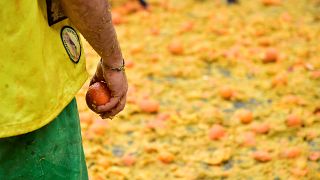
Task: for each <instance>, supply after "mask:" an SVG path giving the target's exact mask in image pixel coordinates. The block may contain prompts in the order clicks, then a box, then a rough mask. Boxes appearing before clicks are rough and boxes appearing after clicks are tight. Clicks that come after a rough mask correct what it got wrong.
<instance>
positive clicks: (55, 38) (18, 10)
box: [0, 0, 87, 138]
mask: <svg viewBox="0 0 320 180" xmlns="http://www.w3.org/2000/svg"><path fill="white" fill-rule="evenodd" d="M50 6H52V7H50V8H56V7H55V6H56V4H54V3H53V4H52V5H50ZM0 7H1V11H0V94H1V99H0V138H3V137H9V136H14V135H19V134H24V133H27V132H31V131H33V130H36V129H39V128H41V127H42V126H44V125H46V124H48V123H49V122H50V121H51V120H53V119H54V118H55V117H56V116H57V115H58V114H59V113H60V112H61V111H62V110H63V108H64V107H65V106H66V105H67V104H68V103H69V102H70V101H71V100H72V99H73V98H74V96H75V94H76V93H77V91H78V90H79V89H80V88H81V86H82V85H83V83H84V82H85V80H86V79H87V73H86V70H85V59H84V53H83V51H82V48H81V43H80V39H79V36H78V34H77V32H76V31H75V30H74V29H73V28H72V25H71V24H70V22H69V20H68V19H64V20H62V21H60V22H58V23H56V24H53V25H51V26H49V25H48V12H49V11H50V9H49V10H48V9H47V8H48V6H47V2H46V1H45V0H1V1H0ZM54 13H55V12H53V13H52V14H53V16H55V15H57V14H54ZM53 19H54V18H53Z"/></svg>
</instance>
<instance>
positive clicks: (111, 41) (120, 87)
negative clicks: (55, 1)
mask: <svg viewBox="0 0 320 180" xmlns="http://www.w3.org/2000/svg"><path fill="white" fill-rule="evenodd" d="M60 1H61V3H62V7H63V9H64V11H65V13H66V15H67V16H68V17H69V19H70V20H71V22H72V23H73V24H74V25H75V26H76V27H77V29H78V30H79V31H80V32H81V33H82V35H83V36H84V38H86V40H87V41H88V42H89V43H90V45H91V46H92V47H93V49H94V50H95V51H96V52H97V53H98V54H99V55H100V56H101V57H102V59H103V61H102V62H101V63H99V64H98V67H97V71H96V73H95V75H94V76H93V78H92V80H91V84H92V83H94V82H98V81H105V82H106V83H107V84H108V88H109V90H110V91H111V99H110V102H109V103H107V104H105V105H102V106H98V107H97V108H96V109H95V112H96V113H99V114H100V115H101V117H103V118H108V117H112V116H115V115H116V114H117V113H119V112H120V111H121V110H123V109H124V107H125V103H126V93H127V89H128V84H127V78H126V75H125V72H124V71H114V70H111V69H110V67H111V68H117V67H121V66H122V65H123V57H122V53H121V49H120V46H119V43H118V40H117V35H116V32H115V29H114V27H113V24H112V21H111V20H112V19H111V13H110V5H109V3H108V1H107V0H60Z"/></svg>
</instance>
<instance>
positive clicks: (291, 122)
mask: <svg viewBox="0 0 320 180" xmlns="http://www.w3.org/2000/svg"><path fill="white" fill-rule="evenodd" d="M286 123H287V126H288V127H299V126H301V125H302V120H301V118H300V117H299V116H297V115H295V114H290V115H289V116H288V117H287V122H286Z"/></svg>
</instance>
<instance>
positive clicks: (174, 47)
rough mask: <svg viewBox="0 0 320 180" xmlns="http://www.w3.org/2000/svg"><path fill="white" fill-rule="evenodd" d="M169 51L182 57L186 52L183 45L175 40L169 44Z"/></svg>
mask: <svg viewBox="0 0 320 180" xmlns="http://www.w3.org/2000/svg"><path fill="white" fill-rule="evenodd" d="M168 50H169V52H170V53H171V54H173V55H181V54H183V51H184V50H183V46H182V43H181V42H180V41H177V40H174V41H172V42H171V43H170V44H169V46H168Z"/></svg>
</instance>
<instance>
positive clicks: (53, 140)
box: [0, 99, 88, 180]
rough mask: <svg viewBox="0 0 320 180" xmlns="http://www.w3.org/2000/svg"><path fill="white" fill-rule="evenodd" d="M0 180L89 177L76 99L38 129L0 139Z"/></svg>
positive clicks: (72, 179)
mask: <svg viewBox="0 0 320 180" xmlns="http://www.w3.org/2000/svg"><path fill="white" fill-rule="evenodd" d="M0 179H1V180H7V179H8V180H11V179H17V180H29V179H30V180H33V179H34V180H40V179H44V180H51V179H52V180H64V179H65V180H87V179H88V174H87V167H86V163H85V157H84V153H83V148H82V141H81V129H80V123H79V115H78V109H77V104H76V100H75V99H74V100H72V102H71V103H70V104H69V105H68V106H67V107H66V108H65V109H64V110H63V111H62V112H61V113H60V115H59V116H58V117H57V118H56V119H54V120H53V121H52V122H51V123H49V124H48V125H46V126H44V127H42V128H41V129H38V130H36V131H33V132H31V133H27V134H24V135H20V136H15V137H10V138H3V139H0Z"/></svg>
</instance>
